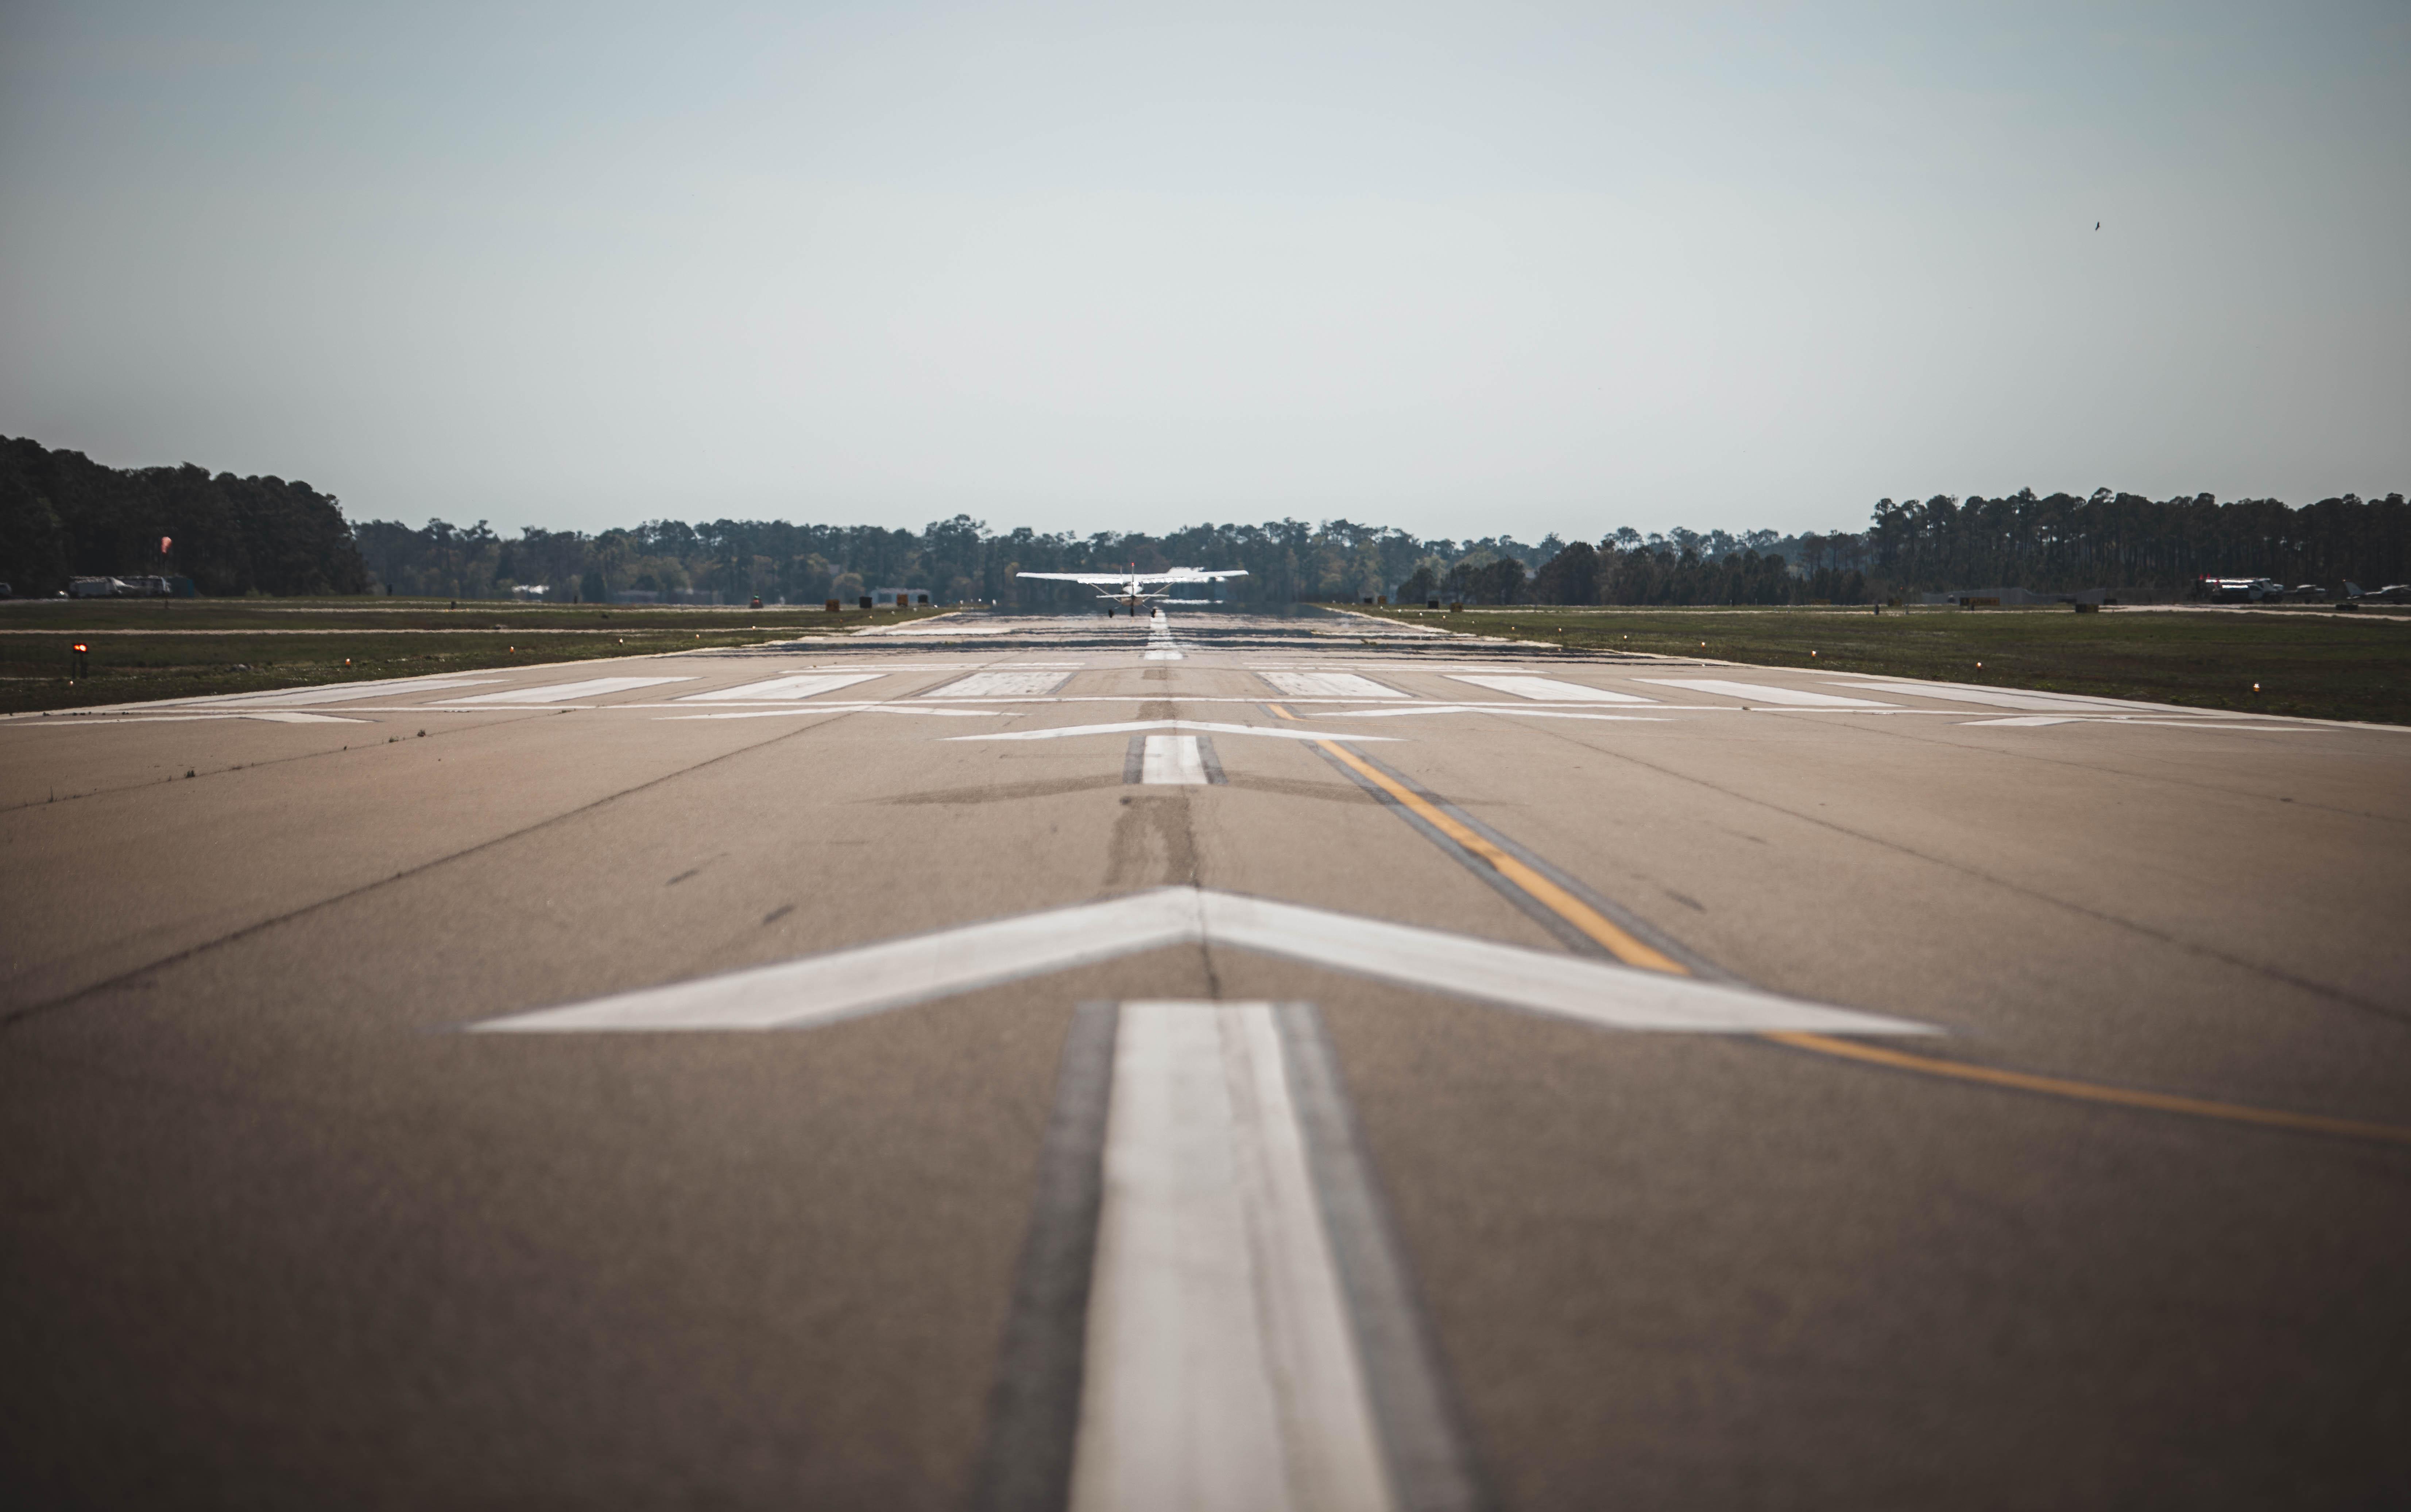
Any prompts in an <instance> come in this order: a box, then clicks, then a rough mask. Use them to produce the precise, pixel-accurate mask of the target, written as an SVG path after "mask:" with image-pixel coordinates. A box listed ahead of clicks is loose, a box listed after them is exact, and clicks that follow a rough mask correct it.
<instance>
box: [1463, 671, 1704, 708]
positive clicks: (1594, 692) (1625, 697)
mask: <svg viewBox="0 0 2411 1512" xmlns="http://www.w3.org/2000/svg"><path fill="white" fill-rule="evenodd" d="M1447 676H1448V679H1449V680H1450V681H1451V682H1469V683H1471V684H1473V686H1475V687H1476V688H1487V689H1490V690H1491V691H1494V692H1501V693H1513V694H1514V695H1515V696H1516V697H1518V698H1529V699H1536V700H1538V701H1539V702H1541V703H1543V704H1654V703H1656V702H1658V701H1657V700H1656V699H1654V698H1644V697H1642V696H1641V695H1640V694H1638V693H1617V692H1611V691H1608V690H1607V689H1604V688H1592V687H1590V686H1588V685H1586V684H1584V683H1578V682H1567V681H1565V680H1564V679H1563V678H1559V677H1491V676H1472V675H1469V674H1467V673H1462V672H1452V673H1449V674H1448V675H1447Z"/></svg>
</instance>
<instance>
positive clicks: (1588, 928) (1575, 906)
mask: <svg viewBox="0 0 2411 1512" xmlns="http://www.w3.org/2000/svg"><path fill="white" fill-rule="evenodd" d="M1264 706H1265V707H1266V708H1269V709H1271V710H1272V711H1273V713H1274V714H1276V715H1278V716H1279V718H1281V719H1284V720H1294V719H1296V718H1297V716H1296V715H1294V714H1292V713H1291V712H1290V711H1289V710H1287V709H1285V708H1283V707H1281V706H1280V705H1279V704H1267V705H1264ZM1315 744H1316V745H1318V746H1320V747H1322V749H1324V750H1325V751H1328V752H1329V753H1330V754H1331V756H1332V758H1333V759H1334V760H1335V761H1337V762H1339V763H1343V764H1344V765H1346V766H1347V767H1348V769H1349V770H1350V771H1352V772H1355V773H1357V774H1358V775H1360V776H1362V777H1363V778H1365V780H1366V781H1367V782H1370V783H1372V784H1373V785H1374V786H1376V787H1378V788H1380V789H1381V791H1382V792H1386V793H1388V794H1389V795H1390V796H1391V797H1393V798H1395V799H1396V800H1397V801H1398V802H1399V803H1401V804H1403V805H1405V806H1406V807H1407V808H1408V809H1409V810H1410V811H1411V812H1412V813H1413V814H1414V815H1415V816H1416V817H1417V818H1419V819H1421V820H1423V821H1424V822H1425V823H1427V824H1429V825H1431V826H1432V827H1433V828H1434V829H1436V830H1439V832H1440V833H1441V834H1443V835H1445V836H1448V837H1449V838H1450V839H1452V840H1454V841H1455V842H1456V843H1457V844H1459V845H1461V846H1463V847H1464V848H1465V849H1466V850H1470V851H1472V852H1473V853H1474V854H1475V855H1477V856H1480V857H1481V858H1482V859H1483V861H1485V862H1488V863H1489V864H1490V865H1491V866H1492V867H1494V868H1496V869H1497V871H1498V874H1499V875H1500V876H1502V877H1504V878H1506V879H1507V880H1509V881H1511V882H1513V883H1514V884H1515V885H1516V886H1517V887H1519V888H1522V889H1523V890H1524V892H1525V893H1526V894H1528V895H1530V896H1531V897H1533V898H1535V899H1537V900H1538V901H1539V902H1540V903H1541V905H1542V907H1544V908H1546V909H1549V911H1551V912H1552V913H1555V914H1556V916H1557V917H1558V918H1560V919H1563V920H1565V921H1566V922H1567V923H1570V924H1572V925H1573V926H1574V927H1575V928H1576V929H1579V930H1581V931H1582V932H1583V933H1584V934H1585V935H1587V936H1589V937H1590V938H1592V939H1594V940H1597V941H1598V942H1599V943H1600V944H1601V945H1603V946H1605V947H1606V948H1607V951H1608V953H1610V954H1612V955H1614V956H1615V958H1616V959H1617V960H1619V961H1621V962H1623V963H1624V964H1625V965H1627V966H1629V967H1639V968H1640V969H1641V970H1644V971H1663V972H1666V973H1667V974H1669V975H1671V976H1677V977H1688V976H1689V975H1690V972H1689V971H1688V970H1686V969H1685V968H1684V967H1683V964H1682V963H1681V962H1679V961H1676V960H1674V959H1673V958H1672V957H1671V956H1668V955H1667V954H1666V953H1665V952H1662V951H1657V950H1652V949H1651V948H1650V947H1649V946H1647V945H1644V944H1643V943H1642V942H1641V941H1640V940H1637V939H1635V938H1632V936H1631V935H1629V934H1628V933H1627V932H1625V931H1624V930H1622V929H1619V928H1617V927H1616V925H1615V923H1612V922H1611V921H1609V920H1608V919H1606V918H1604V917H1602V916H1601V915H1600V912H1599V910H1598V909H1594V908H1592V907H1591V906H1590V905H1588V904H1586V903H1585V902H1583V900H1582V899H1580V898H1578V897H1575V896H1574V895H1573V894H1571V893H1569V892H1567V891H1566V890H1565V889H1564V888H1562V887H1559V886H1558V885H1557V884H1556V883H1555V882H1553V881H1551V880H1548V879H1547V878H1546V877H1543V876H1542V875H1541V874H1540V873H1539V872H1537V871H1534V870H1533V869H1532V868H1531V867H1529V866H1527V865H1524V863H1522V862H1520V861H1518V860H1516V859H1515V858H1514V857H1513V856H1512V855H1509V854H1508V853H1507V852H1506V851H1504V850H1500V849H1498V847H1497V846H1495V845H1493V844H1491V843H1490V842H1489V841H1488V840H1485V839H1483V837H1482V836H1481V835H1479V834H1477V833H1476V832H1475V831H1473V830H1472V829H1469V828H1468V827H1467V826H1466V825H1465V824H1463V823H1462V822H1460V821H1457V820H1454V819H1452V818H1450V817H1449V815H1448V813H1447V812H1446V811H1445V810H1443V809H1441V808H1440V807H1438V806H1437V805H1435V804H1433V803H1432V802H1431V801H1430V800H1429V799H1426V798H1425V797H1424V796H1423V795H1422V794H1421V793H1418V792H1415V791H1414V790H1413V789H1411V788H1410V787H1408V786H1407V785H1406V784H1404V783H1402V782H1400V781H1398V780H1396V779H1395V778H1392V777H1390V776H1389V775H1388V774H1387V773H1384V772H1382V771H1381V769H1380V768H1378V767H1376V766H1374V765H1373V764H1372V763H1369V762H1367V761H1366V760H1365V759H1364V758H1363V757H1361V756H1359V755H1357V754H1356V753H1355V752H1354V751H1352V750H1349V749H1346V748H1345V747H1343V746H1341V745H1340V744H1338V743H1337V741H1331V740H1319V741H1317V742H1315ZM1761 1038H1762V1039H1768V1040H1771V1041H1773V1042H1774V1043H1776V1044H1782V1045H1789V1046H1790V1047H1791V1048H1792V1049H1794V1050H1805V1051H1807V1052H1809V1053H1810V1054H1818V1055H1831V1056H1834V1057H1835V1058H1836V1059H1839V1060H1853V1061H1857V1062H1859V1063H1860V1064H1862V1065H1866V1066H1882V1067H1887V1068H1889V1069H1892V1070H1896V1071H1913V1072H1916V1073H1918V1074H1920V1075H1922V1076H1937V1077H1941V1078H1943V1079H1945V1080H1947V1081H1953V1082H1973V1083H1978V1084H1979V1085H1982V1086H1995V1087H2008V1088H2011V1089H2013V1090H2016V1091H2020V1092H2037V1093H2041V1094H2042V1095H2044V1096H2046V1097H2053V1098H2069V1099H2071V1100H2074V1101H2077V1102H2097V1103H2101V1104H2104V1105H2106V1106H2109V1107H2114V1108H2137V1109H2142V1110H2145V1111H2147V1112H2161V1113H2182V1114H2184V1115H2185V1116H2186V1117H2190V1118H2214V1119H2218V1120H2220V1121H2221V1122H2224V1123H2229V1124H2251V1125H2255V1126H2257V1127H2261V1128H2285V1129H2292V1130H2295V1131H2296V1132H2298V1133H2306V1134H2331V1135H2340V1136H2342V1137H2345V1138H2347V1139H2361V1140H2381V1141H2386V1142H2388V1143H2391V1144H2411V1127H2402V1126H2400V1125H2395V1124H2369V1123H2363V1122H2361V1121H2360V1120H2358V1119H2352V1118H2326V1117H2322V1116H2320V1115H2319V1114H2317V1113H2294V1112H2284V1111H2282V1110H2279V1109H2273V1108H2247V1107H2245V1106H2243V1104H2241V1103H2233V1102H2213V1101H2210V1100H2208V1099H2207V1098H2181V1097H2176V1096H2174V1095H2172V1094H2170V1093H2166V1092H2141V1091H2136V1090H2134V1089H2132V1088H2129V1087H2116V1086H2105V1085H2103V1084H2101V1083H2095V1082H2075V1081H2070V1080H2068V1078H2066V1077H2060V1076H2037V1075H2035V1074H2033V1073H2032V1072H2030V1071H2006V1070H1996V1069H1993V1068H1991V1067H1988V1066H1966V1065H1962V1064H1960V1063H1959V1062H1956V1061H1948V1060H1936V1059H1934V1058H1933V1057H1932V1056H1928V1055H1913V1054H1908V1053H1907V1052H1906V1051H1900V1050H1892V1049H1890V1048H1888V1047H1886V1046H1883V1045H1870V1044H1862V1043H1859V1042H1857V1041H1855V1040H1850V1039H1835V1038H1834V1036H1832V1035H1824V1034H1805V1033H1796V1032H1790V1031H1770V1032H1767V1033H1765V1034H1763V1035H1761Z"/></svg>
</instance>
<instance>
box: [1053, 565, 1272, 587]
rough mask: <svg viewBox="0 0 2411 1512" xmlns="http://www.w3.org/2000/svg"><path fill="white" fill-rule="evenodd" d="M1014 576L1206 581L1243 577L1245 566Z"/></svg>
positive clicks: (1099, 581)
mask: <svg viewBox="0 0 2411 1512" xmlns="http://www.w3.org/2000/svg"><path fill="white" fill-rule="evenodd" d="M1013 575H1014V576H1016V577H1036V578H1043V579H1045V580H1046V581H1047V582H1050V583H1090V584H1098V585H1103V584H1118V583H1137V584H1141V585H1146V584H1150V583H1158V584H1161V583H1208V582H1214V581H1216V580H1218V579H1220V578H1225V577H1245V576H1247V575H1248V570H1247V569H1246V568H1245V567H1232V568H1227V569H1224V570H1222V571H1220V572H1211V573H1206V572H1200V571H1198V570H1197V569H1196V568H1194V567H1177V568H1175V569H1174V570H1172V571H1171V572H1168V573H1016V574H1013Z"/></svg>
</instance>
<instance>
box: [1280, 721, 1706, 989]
mask: <svg viewBox="0 0 2411 1512" xmlns="http://www.w3.org/2000/svg"><path fill="white" fill-rule="evenodd" d="M1315 744H1316V745H1318V746H1320V747H1322V749H1324V750H1325V751H1328V752H1329V753H1330V754H1331V757H1332V759H1333V760H1335V761H1337V762H1340V763H1343V764H1345V765H1346V766H1347V767H1348V769H1349V770H1350V771H1352V772H1354V773H1356V774H1357V775H1358V776H1360V777H1362V778H1364V779H1365V780H1366V781H1367V782H1370V783H1372V784H1373V785H1374V786H1375V787H1378V788H1380V789H1381V791H1382V792H1386V793H1388V794H1389V795H1390V796H1391V797H1393V798H1395V799H1396V800H1397V801H1398V802H1399V803H1401V804H1404V805H1405V806H1406V807H1407V808H1408V810H1409V811H1410V812H1411V813H1413V814H1414V816H1415V817H1416V818H1418V819H1420V820H1422V821H1424V822H1425V823H1426V824H1429V825H1430V826H1431V827H1432V828H1434V829H1436V830H1438V831H1439V832H1440V833H1441V834H1442V835H1445V836H1448V837H1449V838H1450V839H1452V840H1454V841H1455V842H1456V843H1457V844H1459V845H1461V846H1463V847H1465V849H1467V850H1470V851H1472V852H1473V853H1474V854H1475V855H1477V856H1480V857H1481V858H1482V859H1483V861H1486V862H1488V863H1489V864H1490V865H1491V866H1492V868H1493V869H1495V870H1496V871H1497V872H1498V874H1499V875H1500V876H1502V877H1504V878H1506V879H1507V880H1509V881H1511V882H1513V883H1514V884H1515V885H1516V886H1517V887H1520V888H1522V889H1523V890H1524V891H1525V892H1526V893H1527V894H1530V895H1531V896H1532V897H1534V898H1536V899H1538V900H1539V901H1540V903H1541V904H1542V907H1544V908H1546V909H1548V910H1549V911H1550V912H1551V913H1554V914H1556V916H1557V917H1558V918H1560V919H1563V920H1564V921H1565V922H1566V923H1570V924H1571V925H1573V926H1574V927H1575V928H1576V929H1579V930H1581V931H1582V932H1583V933H1584V934H1585V935H1586V936H1588V937H1589V938H1592V939H1594V940H1596V941H1598V942H1599V943H1600V945H1602V946H1604V947H1606V949H1607V952H1608V953H1609V954H1610V955H1613V956H1615V958H1616V959H1617V960H1619V961H1621V962H1623V963H1624V964H1625V965H1626V966H1637V967H1640V968H1641V969H1643V970H1644V971H1663V972H1665V973H1667V974H1668V975H1670V976H1677V977H1688V976H1689V975H1690V973H1689V972H1688V971H1686V970H1685V969H1683V965H1682V963H1681V962H1679V961H1676V960H1675V959H1674V958H1673V957H1672V956H1670V955H1668V954H1666V953H1665V952H1663V951H1658V950H1653V949H1651V948H1650V947H1649V946H1647V945H1644V944H1643V943H1642V942H1641V941H1639V940H1637V939H1635V938H1632V937H1631V936H1630V935H1629V934H1627V933H1626V932H1625V931H1624V930H1622V929H1619V928H1617V927H1616V925H1615V923H1614V922H1613V921H1611V920H1609V919H1608V918H1606V917H1605V916H1604V915H1602V914H1601V913H1600V911H1599V910H1598V909H1594V908H1592V907H1591V906H1590V905H1589V904H1587V903H1585V902H1584V901H1583V900H1582V899H1580V898H1578V897H1576V896H1574V895H1573V894H1571V893H1569V892H1567V891H1566V890H1565V889H1564V888H1562V887H1559V886H1558V885H1557V884H1556V883H1555V882H1553V881H1551V880H1548V879H1547V878H1546V877H1543V876H1542V875H1541V874H1540V873H1539V872H1537V871H1534V870H1533V869H1532V868H1531V867H1529V866H1527V865H1524V863H1522V862H1520V861H1518V860H1516V859H1515V858H1514V857H1513V856H1512V855H1509V854H1508V853H1507V852H1506V851H1504V850H1499V849H1498V847H1497V846H1495V845H1493V844H1491V843H1490V842H1489V841H1488V840H1486V839H1484V838H1483V837H1482V836H1481V835H1480V834H1479V833H1478V832H1476V831H1475V830H1473V829H1471V828H1469V827H1468V826H1467V825H1466V824H1464V823H1463V822H1461V821H1458V820H1455V819H1454V818H1451V817H1450V816H1449V814H1448V813H1447V811H1446V810H1444V809H1442V808H1440V807H1439V806H1437V805H1435V804H1434V803H1432V802H1431V801H1430V800H1429V799H1427V798H1425V797H1424V796H1423V794H1421V793H1419V792H1415V791H1414V789H1412V788H1410V787H1408V786H1407V785H1406V784H1405V783H1403V782H1400V781H1399V780H1397V779H1396V778H1393V777H1391V776H1390V775H1389V774H1388V773H1386V772H1384V771H1382V770H1381V768H1379V767H1377V766H1375V765H1373V764H1372V763H1370V762H1367V761H1366V760H1365V758H1363V757H1362V756H1359V755H1357V754H1356V753H1355V752H1354V751H1352V750H1350V749H1347V748H1346V747H1345V746H1342V745H1340V744H1339V743H1338V742H1337V741H1336V740H1318V741H1316V742H1315Z"/></svg>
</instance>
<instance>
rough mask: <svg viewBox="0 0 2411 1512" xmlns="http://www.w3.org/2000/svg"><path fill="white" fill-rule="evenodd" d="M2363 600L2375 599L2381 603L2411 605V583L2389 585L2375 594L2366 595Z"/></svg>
mask: <svg viewBox="0 0 2411 1512" xmlns="http://www.w3.org/2000/svg"><path fill="white" fill-rule="evenodd" d="M2361 597H2362V598H2363V599H2375V600H2376V601H2377V602H2378V603H2411V583H2389V584H2388V585H2387V586H2386V587H2384V588H2382V589H2378V590H2377V591H2376V592H2374V593H2364V594H2362V595H2361Z"/></svg>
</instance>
